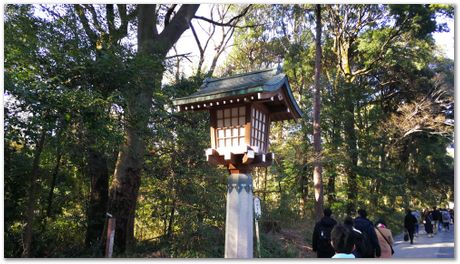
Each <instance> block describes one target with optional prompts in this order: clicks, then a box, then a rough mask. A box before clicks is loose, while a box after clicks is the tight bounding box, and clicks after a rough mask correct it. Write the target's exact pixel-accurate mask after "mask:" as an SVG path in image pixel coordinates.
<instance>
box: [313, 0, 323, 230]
mask: <svg viewBox="0 0 460 264" xmlns="http://www.w3.org/2000/svg"><path fill="white" fill-rule="evenodd" d="M315 17H316V38H315V46H316V57H315V92H314V95H313V97H314V103H313V146H314V149H315V161H314V165H313V185H314V189H315V215H316V221H317V222H318V221H319V220H320V219H321V216H322V212H323V203H324V202H323V177H322V171H323V165H322V161H321V155H322V154H321V122H320V112H321V82H320V81H321V57H322V56H321V53H322V52H321V5H316V6H315Z"/></svg>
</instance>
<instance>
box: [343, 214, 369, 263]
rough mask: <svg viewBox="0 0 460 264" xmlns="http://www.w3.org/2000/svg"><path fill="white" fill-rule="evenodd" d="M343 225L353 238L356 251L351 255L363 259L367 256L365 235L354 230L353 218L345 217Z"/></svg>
mask: <svg viewBox="0 0 460 264" xmlns="http://www.w3.org/2000/svg"><path fill="white" fill-rule="evenodd" d="M343 225H344V226H345V227H347V228H348V229H349V230H350V233H351V237H352V238H353V242H354V245H355V249H354V250H353V251H352V252H351V253H352V254H353V255H355V257H356V258H362V257H363V256H364V255H366V253H365V251H366V246H367V245H365V241H364V237H363V233H362V232H361V231H359V230H358V229H356V228H354V226H353V218H351V216H347V217H345V219H344V220H343Z"/></svg>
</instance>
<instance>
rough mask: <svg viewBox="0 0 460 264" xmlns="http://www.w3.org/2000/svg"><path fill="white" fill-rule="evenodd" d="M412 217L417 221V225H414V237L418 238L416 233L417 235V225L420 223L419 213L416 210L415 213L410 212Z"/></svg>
mask: <svg viewBox="0 0 460 264" xmlns="http://www.w3.org/2000/svg"><path fill="white" fill-rule="evenodd" d="M412 215H413V216H415V218H416V219H417V223H416V224H415V233H414V235H415V236H416V237H417V236H418V233H419V223H420V220H421V219H420V218H421V216H420V212H419V211H418V210H415V211H412Z"/></svg>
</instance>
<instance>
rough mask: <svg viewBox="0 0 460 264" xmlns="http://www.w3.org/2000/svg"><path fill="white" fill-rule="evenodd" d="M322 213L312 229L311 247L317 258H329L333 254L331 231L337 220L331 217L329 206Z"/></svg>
mask: <svg viewBox="0 0 460 264" xmlns="http://www.w3.org/2000/svg"><path fill="white" fill-rule="evenodd" d="M323 214H324V216H323V218H321V220H320V221H319V222H318V223H316V225H315V229H314V230H313V238H312V247H313V251H314V252H316V254H317V257H318V258H330V257H332V256H333V255H334V254H335V251H334V248H333V247H332V245H331V231H332V228H333V227H334V226H335V225H336V224H337V221H335V219H333V218H332V217H331V215H332V210H331V209H330V208H325V209H324V211H323Z"/></svg>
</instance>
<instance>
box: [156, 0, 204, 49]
mask: <svg viewBox="0 0 460 264" xmlns="http://www.w3.org/2000/svg"><path fill="white" fill-rule="evenodd" d="M199 6H200V5H189V4H184V5H182V6H181V7H180V9H179V11H178V12H177V14H176V15H175V16H174V17H173V19H172V20H171V22H170V23H169V24H168V26H167V27H165V28H164V30H163V31H162V32H161V33H160V35H159V36H158V41H159V42H160V45H161V47H160V49H162V51H161V52H163V53H164V54H165V55H166V53H167V52H168V51H169V50H170V49H171V48H172V46H173V45H174V44H175V43H176V42H177V40H179V38H180V36H181V35H182V33H184V31H185V30H187V29H188V27H189V24H190V21H191V20H192V18H193V16H194V15H195V13H196V11H197V10H198V7H199Z"/></svg>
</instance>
